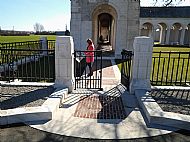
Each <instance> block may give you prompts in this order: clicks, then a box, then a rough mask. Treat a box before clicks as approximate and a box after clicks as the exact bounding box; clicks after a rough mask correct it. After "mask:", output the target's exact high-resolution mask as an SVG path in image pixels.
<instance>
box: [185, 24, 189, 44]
mask: <svg viewBox="0 0 190 142" xmlns="http://www.w3.org/2000/svg"><path fill="white" fill-rule="evenodd" d="M184 45H190V23H189V24H188V25H187V26H186V28H185V37H184Z"/></svg>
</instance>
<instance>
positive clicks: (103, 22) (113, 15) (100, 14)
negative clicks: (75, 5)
mask: <svg viewBox="0 0 190 142" xmlns="http://www.w3.org/2000/svg"><path fill="white" fill-rule="evenodd" d="M116 21H117V12H116V10H115V8H114V7H113V6H111V5H108V4H101V5H99V6H97V7H96V8H95V9H94V10H93V12H92V38H93V41H94V43H95V45H96V47H97V48H102V50H107V51H112V52H114V51H115V42H116ZM100 45H101V46H100ZM102 45H103V46H102Z"/></svg>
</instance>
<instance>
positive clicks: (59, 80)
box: [55, 36, 74, 92]
mask: <svg viewBox="0 0 190 142" xmlns="http://www.w3.org/2000/svg"><path fill="white" fill-rule="evenodd" d="M73 53H74V43H73V38H72V37H71V36H59V37H57V38H56V47H55V76H56V80H55V86H56V87H66V88H68V90H69V92H71V91H72V90H73V86H74V60H73V58H74V56H73Z"/></svg>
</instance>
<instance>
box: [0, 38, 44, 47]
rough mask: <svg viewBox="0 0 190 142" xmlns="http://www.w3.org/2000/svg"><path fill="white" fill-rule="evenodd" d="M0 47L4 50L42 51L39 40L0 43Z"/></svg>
mask: <svg viewBox="0 0 190 142" xmlns="http://www.w3.org/2000/svg"><path fill="white" fill-rule="evenodd" d="M0 47H1V48H4V49H42V42H41V40H37V41H25V42H10V43H0Z"/></svg>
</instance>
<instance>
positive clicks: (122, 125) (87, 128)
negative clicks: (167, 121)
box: [30, 60, 176, 139]
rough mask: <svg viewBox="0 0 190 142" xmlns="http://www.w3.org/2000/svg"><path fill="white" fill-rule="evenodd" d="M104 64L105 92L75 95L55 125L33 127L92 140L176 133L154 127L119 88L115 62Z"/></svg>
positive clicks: (58, 112) (105, 61)
mask: <svg viewBox="0 0 190 142" xmlns="http://www.w3.org/2000/svg"><path fill="white" fill-rule="evenodd" d="M103 64H104V66H103V67H104V68H103V82H102V83H103V88H104V91H96V90H76V91H73V93H71V94H69V95H68V96H67V98H66V99H65V100H64V101H63V102H62V104H61V107H60V109H59V110H58V111H57V112H56V113H55V114H54V115H53V119H52V120H51V121H48V122H44V123H38V124H30V126H31V127H33V128H36V129H39V130H42V131H46V132H50V133H55V134H59V135H64V136H72V137H79V138H91V139H133V138H143V137H151V136H158V135H163V134H168V133H171V132H172V131H176V129H174V128H170V127H164V126H159V125H157V126H156V125H154V126H153V125H152V126H150V125H149V124H148V123H147V121H146V120H145V119H144V117H143V116H144V114H143V113H142V111H141V108H139V106H138V104H137V100H136V97H135V96H133V95H129V94H128V92H127V91H126V89H125V87H124V86H122V85H121V84H119V82H120V73H119V70H118V69H117V66H115V65H114V61H111V60H104V61H103Z"/></svg>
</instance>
